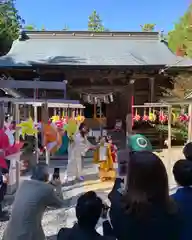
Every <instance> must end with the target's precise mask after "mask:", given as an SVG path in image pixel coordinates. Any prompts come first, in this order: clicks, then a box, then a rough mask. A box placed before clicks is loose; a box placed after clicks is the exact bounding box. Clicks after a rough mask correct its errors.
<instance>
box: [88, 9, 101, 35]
mask: <svg viewBox="0 0 192 240" xmlns="http://www.w3.org/2000/svg"><path fill="white" fill-rule="evenodd" d="M88 30H89V31H93V32H103V31H105V28H104V25H103V23H102V20H101V18H100V16H99V14H98V13H97V12H96V10H94V11H93V12H92V13H91V15H90V16H89V18H88Z"/></svg>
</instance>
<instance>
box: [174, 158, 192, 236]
mask: <svg viewBox="0 0 192 240" xmlns="http://www.w3.org/2000/svg"><path fill="white" fill-rule="evenodd" d="M173 175H174V178H175V181H176V182H177V184H178V185H179V189H178V190H177V191H176V193H175V194H173V195H172V198H173V199H174V200H175V202H176V203H177V204H178V207H179V211H180V213H181V217H182V218H181V219H182V221H183V222H182V224H183V231H182V235H181V238H180V239H181V240H188V239H191V236H192V228H191V219H192V204H191V203H192V161H190V160H179V161H177V162H176V163H175V165H174V166H173Z"/></svg>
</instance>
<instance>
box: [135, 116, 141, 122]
mask: <svg viewBox="0 0 192 240" xmlns="http://www.w3.org/2000/svg"><path fill="white" fill-rule="evenodd" d="M133 120H134V121H135V122H138V121H140V120H141V116H140V115H139V114H137V115H135V116H134V118H133Z"/></svg>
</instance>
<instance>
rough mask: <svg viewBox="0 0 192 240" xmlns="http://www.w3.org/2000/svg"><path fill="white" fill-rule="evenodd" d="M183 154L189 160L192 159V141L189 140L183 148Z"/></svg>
mask: <svg viewBox="0 0 192 240" xmlns="http://www.w3.org/2000/svg"><path fill="white" fill-rule="evenodd" d="M183 154H184V156H185V158H186V159H187V160H191V161H192V142H189V143H187V144H186V145H185V147H184V148H183Z"/></svg>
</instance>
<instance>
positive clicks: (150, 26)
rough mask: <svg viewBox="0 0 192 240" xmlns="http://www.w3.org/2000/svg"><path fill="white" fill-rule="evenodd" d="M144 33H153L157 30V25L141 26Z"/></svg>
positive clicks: (147, 24)
mask: <svg viewBox="0 0 192 240" xmlns="http://www.w3.org/2000/svg"><path fill="white" fill-rule="evenodd" d="M140 26H141V29H142V31H143V32H153V31H154V30H155V26H156V24H154V23H145V24H144V25H140Z"/></svg>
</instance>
